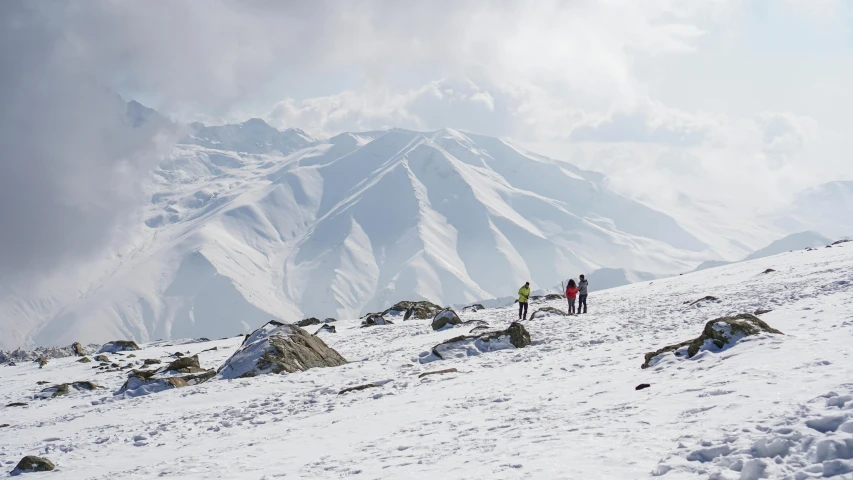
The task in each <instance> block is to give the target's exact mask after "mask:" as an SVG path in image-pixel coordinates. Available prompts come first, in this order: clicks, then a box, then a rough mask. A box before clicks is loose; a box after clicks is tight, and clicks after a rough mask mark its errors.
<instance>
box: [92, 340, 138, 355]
mask: <svg viewBox="0 0 853 480" xmlns="http://www.w3.org/2000/svg"><path fill="white" fill-rule="evenodd" d="M129 350H141V348H139V345H137V344H136V342H134V341H133V340H114V341H112V342H109V343H105V344H104V346H103V347H101V349H100V350H99V351H98V353H116V352H126V351H129Z"/></svg>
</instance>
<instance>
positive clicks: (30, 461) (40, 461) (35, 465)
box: [11, 455, 56, 475]
mask: <svg viewBox="0 0 853 480" xmlns="http://www.w3.org/2000/svg"><path fill="white" fill-rule="evenodd" d="M54 468H56V465H54V464H53V462H51V461H50V460H48V459H46V458H42V457H36V456H33V455H27V456H26V457H24V458H22V459H21V461H20V462H18V465H17V466H16V467H15V469H14V470H12V472H11V473H12V475H20V474H22V473H26V472H49V471H51V470H53V469H54Z"/></svg>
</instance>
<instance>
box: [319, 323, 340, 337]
mask: <svg viewBox="0 0 853 480" xmlns="http://www.w3.org/2000/svg"><path fill="white" fill-rule="evenodd" d="M320 332H329V333H338V329H337V328H335V326H334V325H328V324H327V325H323V326H322V327H320V328H318V329H317V331H316V332H314V335H317V334H318V333H320Z"/></svg>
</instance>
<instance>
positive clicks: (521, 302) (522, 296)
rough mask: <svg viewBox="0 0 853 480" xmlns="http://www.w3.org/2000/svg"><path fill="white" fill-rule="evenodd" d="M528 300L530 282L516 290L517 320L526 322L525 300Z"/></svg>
mask: <svg viewBox="0 0 853 480" xmlns="http://www.w3.org/2000/svg"><path fill="white" fill-rule="evenodd" d="M528 298H530V282H524V285H523V286H522V287H521V288H519V289H518V319H519V320H527V299H528Z"/></svg>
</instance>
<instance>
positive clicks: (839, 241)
mask: <svg viewBox="0 0 853 480" xmlns="http://www.w3.org/2000/svg"><path fill="white" fill-rule="evenodd" d="M847 242H853V240H850V239H846V238H845V239H843V240H836V241H834V242H832V244H833V245H841V244H842V243H847Z"/></svg>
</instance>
